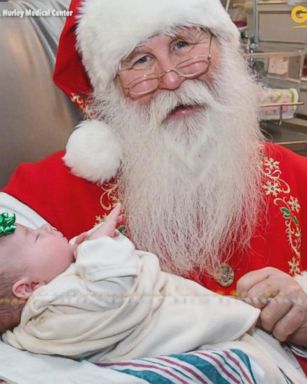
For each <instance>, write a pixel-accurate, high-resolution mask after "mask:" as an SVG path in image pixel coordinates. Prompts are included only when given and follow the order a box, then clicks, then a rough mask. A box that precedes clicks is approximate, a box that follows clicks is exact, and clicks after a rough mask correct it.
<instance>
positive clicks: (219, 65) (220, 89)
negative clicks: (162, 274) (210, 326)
mask: <svg viewBox="0 0 307 384" xmlns="http://www.w3.org/2000/svg"><path fill="white" fill-rule="evenodd" d="M71 10H72V11H73V12H74V16H73V17H71V18H68V20H67V23H66V26H65V28H64V31H63V33H62V37H61V40H60V45H59V50H58V57H57V65H56V69H55V81H56V83H57V85H58V86H59V87H60V88H62V89H63V90H64V91H65V92H66V93H67V94H68V95H69V96H70V97H71V99H72V100H73V101H74V102H75V103H76V104H78V105H79V106H80V107H81V108H83V109H84V110H85V111H86V112H87V113H88V116H89V119H88V120H86V121H85V122H83V123H81V124H80V126H79V127H78V129H77V130H76V131H75V132H74V133H73V134H72V136H71V138H70V140H69V142H68V144H67V148H66V152H65V154H64V153H63V152H58V153H56V154H53V155H51V156H49V157H48V158H47V159H44V160H42V161H41V162H39V163H35V164H22V165H21V166H20V167H19V168H18V169H17V170H16V172H15V174H14V175H13V176H12V178H11V180H10V182H9V183H8V185H7V186H6V187H5V188H4V190H3V192H2V194H1V197H0V199H1V200H0V204H1V208H3V209H6V210H12V211H14V212H17V220H18V221H19V222H21V223H25V224H28V225H32V226H34V227H35V226H38V225H40V224H41V222H42V221H45V220H46V221H48V222H50V223H51V224H52V225H53V226H55V227H57V228H58V229H59V230H60V231H62V232H63V233H64V234H65V235H66V236H68V237H72V236H74V235H76V234H77V233H80V232H82V231H83V230H86V229H88V228H89V227H91V226H92V225H93V224H94V223H95V221H99V220H100V219H101V218H102V217H103V216H104V215H105V214H106V213H108V212H109V211H110V209H111V207H112V205H114V203H115V202H117V201H118V199H120V200H121V202H122V204H123V206H124V208H125V215H126V223H125V224H126V226H127V230H128V233H129V236H130V237H131V238H132V240H133V241H134V242H135V244H136V246H137V247H138V248H141V249H144V250H148V251H151V252H154V253H156V254H157V255H158V256H159V258H160V261H161V264H162V267H163V269H164V270H167V271H170V272H174V273H177V274H180V275H183V276H186V277H190V278H192V279H194V280H196V281H197V282H199V283H201V284H203V285H204V286H206V287H208V288H210V289H212V290H215V291H217V292H222V293H225V294H234V293H235V291H236V290H237V293H238V294H240V295H244V296H246V297H247V299H249V300H250V302H252V304H253V305H256V306H258V307H259V308H261V309H262V314H261V321H260V326H262V327H263V328H264V329H265V330H267V331H269V332H271V333H272V334H273V335H274V336H275V337H276V338H277V339H278V340H280V341H288V342H290V343H292V344H294V345H299V346H303V347H304V346H305V347H306V346H307V296H306V293H305V292H306V290H307V284H306V277H305V278H304V276H303V274H302V273H303V271H304V270H306V268H307V257H306V254H307V211H306V210H307V208H306V207H307V181H306V180H307V159H306V158H302V157H299V156H298V155H295V154H294V153H292V152H290V151H288V150H286V149H284V148H282V147H279V146H275V145H272V144H267V143H264V142H263V137H262V134H261V132H260V130H259V126H258V121H257V116H256V106H257V105H256V103H257V100H256V92H257V91H256V86H255V84H254V82H253V81H252V79H251V78H250V76H249V75H248V72H247V69H246V66H245V63H244V60H243V58H242V55H241V53H240V49H239V36H238V31H237V30H236V27H235V26H234V24H233V23H232V22H231V20H230V18H229V17H228V15H227V13H226V12H225V11H224V9H223V7H222V6H221V4H220V2H219V1H218V0H189V1H186V0H156V1H152V2H146V4H145V3H144V1H141V0H113V1H112V2H110V1H108V0H84V1H80V0H75V1H72V4H71ZM304 284H305V286H304ZM302 353H303V352H302Z"/></svg>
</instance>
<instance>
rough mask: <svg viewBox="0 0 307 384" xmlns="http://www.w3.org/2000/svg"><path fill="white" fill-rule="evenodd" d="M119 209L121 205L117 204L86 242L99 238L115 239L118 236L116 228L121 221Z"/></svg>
mask: <svg viewBox="0 0 307 384" xmlns="http://www.w3.org/2000/svg"><path fill="white" fill-rule="evenodd" d="M121 209H122V207H121V205H120V204H117V205H116V206H115V208H113V209H112V211H111V212H110V213H109V215H108V216H107V217H106V218H105V221H104V222H103V224H101V225H100V226H99V227H98V228H97V229H96V230H94V231H93V232H92V233H91V234H90V235H89V238H88V240H94V239H98V238H99V237H101V236H109V237H116V236H117V235H118V232H117V231H116V227H117V225H118V224H120V222H121V220H122V215H121Z"/></svg>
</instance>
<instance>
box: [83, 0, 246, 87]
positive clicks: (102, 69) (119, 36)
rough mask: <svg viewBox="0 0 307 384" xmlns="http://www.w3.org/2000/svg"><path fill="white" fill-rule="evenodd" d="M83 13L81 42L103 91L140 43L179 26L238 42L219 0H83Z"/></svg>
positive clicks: (89, 68) (94, 80) (93, 78)
mask: <svg viewBox="0 0 307 384" xmlns="http://www.w3.org/2000/svg"><path fill="white" fill-rule="evenodd" d="M79 12H80V14H79V23H78V25H77V46H78V49H79V51H80V53H81V56H82V62H83V65H84V66H85V68H86V70H87V73H88V75H89V78H90V80H91V83H92V85H93V88H94V91H95V92H99V93H100V94H101V92H103V91H104V90H105V88H106V86H107V84H108V82H109V81H111V80H112V79H113V78H114V77H115V76H116V73H117V71H118V68H119V63H120V61H121V60H122V59H123V58H124V57H125V56H127V55H128V54H129V53H131V52H132V51H133V49H134V48H135V47H136V46H137V45H138V44H140V43H141V42H143V41H145V40H146V39H148V38H150V37H152V36H154V35H156V34H160V33H164V32H168V31H171V30H172V29H173V28H175V27H178V26H186V27H189V26H190V27H192V26H201V27H204V28H208V29H210V30H211V31H212V32H213V33H214V34H215V35H216V36H217V37H218V38H219V39H223V40H225V41H227V43H228V44H230V45H232V46H234V47H239V32H238V30H237V28H236V26H235V25H234V24H233V22H232V21H231V19H230V17H229V15H228V14H227V12H226V11H225V9H224V7H223V6H222V4H221V2H220V0H83V1H82V3H81V8H80V10H79Z"/></svg>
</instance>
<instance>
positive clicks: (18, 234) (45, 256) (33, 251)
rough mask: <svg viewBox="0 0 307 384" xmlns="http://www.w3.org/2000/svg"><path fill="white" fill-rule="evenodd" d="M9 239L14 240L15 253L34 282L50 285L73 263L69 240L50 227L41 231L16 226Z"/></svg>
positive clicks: (47, 226)
mask: <svg viewBox="0 0 307 384" xmlns="http://www.w3.org/2000/svg"><path fill="white" fill-rule="evenodd" d="M8 237H11V240H12V245H11V247H13V249H12V251H13V252H14V250H15V252H17V255H18V258H20V262H21V263H22V264H23V265H24V266H25V272H26V274H27V275H28V276H29V277H31V278H32V279H39V280H41V281H43V282H44V283H48V282H49V281H50V280H52V279H53V278H54V277H56V276H57V275H59V274H60V273H62V272H64V271H65V269H67V268H68V267H69V265H70V264H71V263H72V262H73V261H74V258H73V252H72V248H71V246H70V244H69V243H68V240H67V239H66V238H65V237H63V235H62V234H61V233H60V232H58V231H57V230H55V229H54V228H52V227H51V226H50V225H48V224H44V225H43V226H42V227H40V228H38V229H31V228H28V227H24V226H23V225H17V226H16V230H15V232H14V233H13V234H12V235H9V236H8ZM13 240H14V242H13Z"/></svg>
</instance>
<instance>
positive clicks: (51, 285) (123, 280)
mask: <svg viewBox="0 0 307 384" xmlns="http://www.w3.org/2000/svg"><path fill="white" fill-rule="evenodd" d="M120 210H121V208H120V206H119V205H118V206H116V207H115V209H114V210H113V211H112V212H111V213H110V215H109V216H108V217H107V218H106V220H105V222H104V223H103V224H102V225H99V226H98V227H95V228H94V229H93V230H91V231H89V232H85V233H82V234H81V235H79V236H78V237H76V238H75V239H73V240H72V241H70V242H68V241H67V239H65V238H64V237H63V236H62V234H61V233H59V232H58V231H56V230H55V229H54V228H52V227H50V226H49V225H43V226H42V227H41V228H39V229H30V228H27V227H24V226H22V225H16V229H15V230H14V225H12V223H11V222H10V223H9V225H7V226H5V225H2V227H1V225H0V230H1V228H2V232H3V233H4V234H7V236H4V237H1V238H0V265H1V267H0V284H1V292H2V296H3V298H2V302H1V303H0V314H1V315H0V319H1V331H2V332H4V331H6V332H4V334H3V340H4V341H5V342H7V343H9V344H11V345H12V346H14V347H17V348H20V349H26V350H29V351H31V352H35V353H45V354H56V355H62V356H67V357H71V358H78V359H80V358H81V359H82V358H86V359H89V360H90V361H92V362H101V361H120V360H123V359H131V358H137V357H143V356H153V355H158V354H172V353H181V352H187V351H190V350H195V349H198V348H202V349H206V348H207V349H222V348H239V349H241V350H243V351H244V352H246V353H247V354H248V355H249V356H250V357H251V358H252V360H253V361H254V362H256V365H257V366H259V367H261V369H260V371H261V375H260V376H261V381H260V382H270V383H286V382H287V381H286V379H285V375H287V377H289V378H290V379H291V380H292V381H293V382H295V383H304V382H306V381H305V379H304V377H303V376H302V375H301V374H300V373H299V372H297V371H296V369H295V368H294V366H293V364H292V363H291V361H290V359H289V357H288V355H286V354H285V352H284V350H283V349H282V348H281V347H280V345H279V343H278V342H276V341H275V340H274V339H273V338H272V337H270V336H268V335H266V334H264V333H263V332H261V331H259V330H258V331H255V330H254V327H253V326H254V324H255V322H256V321H257V318H258V315H259V310H258V309H256V308H253V307H251V306H249V305H248V304H245V303H244V302H242V301H240V300H236V299H234V298H231V297H222V296H219V295H217V294H215V293H213V292H211V291H208V290H207V289H205V288H204V287H201V286H200V285H198V284H196V283H195V282H193V281H190V280H186V279H183V278H181V277H178V276H175V275H171V274H168V273H165V272H162V271H161V270H160V267H159V262H158V259H157V257H156V256H155V255H153V254H151V253H148V252H143V251H138V250H135V248H134V246H133V244H132V243H131V241H130V240H128V239H127V238H126V237H124V236H122V235H120V234H119V232H118V231H117V230H116V226H117V225H118V223H119V222H120V220H121V214H120ZM2 218H4V219H5V218H6V219H7V220H10V218H9V216H8V215H5V214H4V215H3V214H2ZM4 221H5V220H4ZM0 224H1V223H0ZM280 368H282V371H281V369H280Z"/></svg>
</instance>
